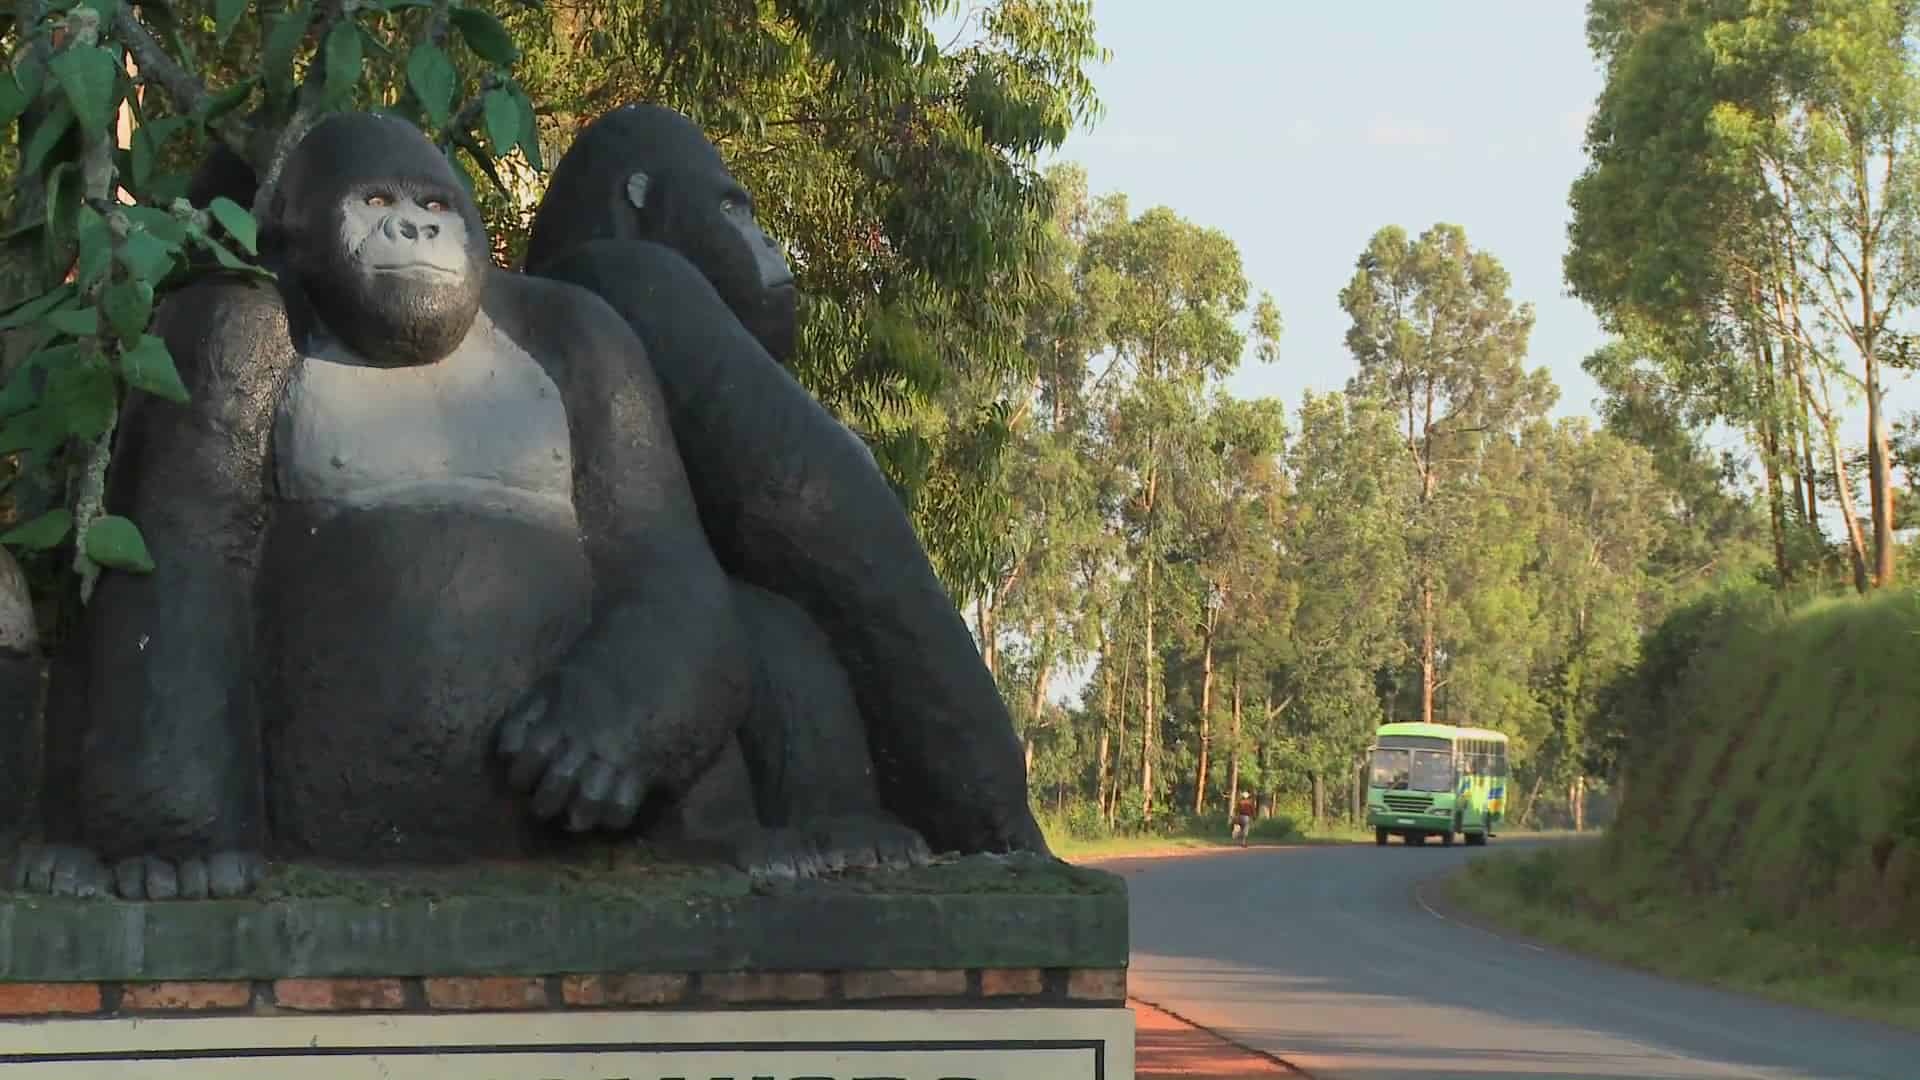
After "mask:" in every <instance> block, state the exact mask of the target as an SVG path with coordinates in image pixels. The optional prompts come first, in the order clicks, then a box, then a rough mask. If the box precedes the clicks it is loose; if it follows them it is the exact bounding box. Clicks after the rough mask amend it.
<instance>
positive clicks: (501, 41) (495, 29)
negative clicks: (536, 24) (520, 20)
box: [447, 8, 520, 67]
mask: <svg viewBox="0 0 1920 1080" xmlns="http://www.w3.org/2000/svg"><path fill="white" fill-rule="evenodd" d="M447 15H448V18H450V19H451V20H452V21H453V25H454V26H455V28H457V29H458V30H459V31H460V36H461V38H463V39H465V41H466V43H467V48H469V49H472V50H473V54H474V55H475V56H478V57H479V58H480V59H482V60H485V61H486V62H487V63H489V64H497V65H499V66H500V67H510V66H512V64H513V63H514V61H516V60H518V59H520V50H519V49H517V48H515V47H514V44H513V35H511V34H509V33H507V28H506V27H504V26H502V25H500V20H498V19H496V18H494V17H493V16H492V15H491V14H489V13H488V12H485V11H481V10H480V9H478V8H454V9H453V10H452V11H450V12H448V13H447Z"/></svg>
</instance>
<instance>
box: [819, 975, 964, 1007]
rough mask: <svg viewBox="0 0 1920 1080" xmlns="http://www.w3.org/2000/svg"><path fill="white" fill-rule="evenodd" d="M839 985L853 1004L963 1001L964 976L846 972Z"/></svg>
mask: <svg viewBox="0 0 1920 1080" xmlns="http://www.w3.org/2000/svg"><path fill="white" fill-rule="evenodd" d="M840 985H841V987H842V988H843V989H844V990H845V991H846V995H847V997H849V998H852V999H854V1000H856V1001H857V1000H863V999H866V998H903V997H912V998H937V997H965V996H966V993H967V973H966V972H964V971H928V970H924V969H917V968H894V969H891V970H886V971H849V972H847V973H846V974H845V975H843V976H841V977H840Z"/></svg>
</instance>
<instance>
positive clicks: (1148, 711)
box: [1140, 554, 1159, 821]
mask: <svg viewBox="0 0 1920 1080" xmlns="http://www.w3.org/2000/svg"><path fill="white" fill-rule="evenodd" d="M1153 564H1154V557H1153V556H1152V555H1151V554H1149V555H1148V557H1147V596H1146V601H1147V635H1146V636H1147V641H1146V652H1145V653H1144V654H1143V655H1142V656H1141V661H1142V663H1141V674H1142V676H1143V679H1142V681H1141V684H1140V698H1141V700H1140V813H1141V815H1142V816H1143V817H1144V818H1146V820H1148V821H1152V820H1153V731H1154V728H1156V727H1158V726H1159V722H1158V715H1157V713H1156V711H1155V709H1154V704H1153V669H1154V668H1155V667H1156V666H1158V665H1156V664H1155V663H1154V660H1155V659H1156V657H1155V655H1154V651H1153Z"/></svg>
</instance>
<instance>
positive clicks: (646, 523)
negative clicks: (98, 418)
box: [15, 113, 931, 899]
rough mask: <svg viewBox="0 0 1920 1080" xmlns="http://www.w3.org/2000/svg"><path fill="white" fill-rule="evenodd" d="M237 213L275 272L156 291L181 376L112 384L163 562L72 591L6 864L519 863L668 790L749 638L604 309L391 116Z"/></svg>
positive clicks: (685, 478) (238, 885)
mask: <svg viewBox="0 0 1920 1080" xmlns="http://www.w3.org/2000/svg"><path fill="white" fill-rule="evenodd" d="M261 224H262V230H261V250H262V259H263V262H264V263H265V264H266V265H268V266H269V267H270V268H272V269H273V270H275V271H276V273H277V275H278V282H277V283H276V284H271V285H261V284H258V283H254V282H251V281H244V282H243V281H238V280H235V279H232V278H224V279H221V278H214V279H210V280H207V281H204V282H202V283H200V284H197V285H194V286H191V287H189V288H188V289H185V290H183V291H182V292H180V293H178V294H176V295H174V296H172V297H170V298H169V299H168V300H167V301H166V303H165V304H163V306H162V308H161V310H160V311H159V313H158V314H157V317H156V327H155V331H154V332H155V333H156V334H158V335H160V336H161V337H162V338H163V339H164V340H165V342H166V343H167V346H168V348H169V350H170V351H171V352H172V354H173V356H174V358H175V360H176V362H177V364H178V366H179V368H180V374H181V377H182V379H183V380H184V381H185V382H186V384H187V386H188V388H189V390H190V391H191V395H192V396H191V400H190V401H189V402H188V403H186V404H174V403H171V402H167V401H163V400H159V399H155V398H151V397H136V398H135V399H134V400H133V401H132V402H131V403H130V404H129V406H128V408H127V410H126V412H125V414H124V416H123V419H122V421H121V427H120V432H121V434H120V436H119V437H120V448H119V452H118V454H117V455H116V457H115V468H114V471H113V473H112V475H111V476H110V477H109V486H108V494H107V502H108V506H109V508H110V509H111V510H112V511H113V512H115V513H122V514H128V515H130V516H132V517H133V518H134V519H135V520H137V521H139V522H140V523H141V526H142V528H143V530H144V531H145V533H146V537H147V542H148V546H149V548H150V550H151V552H152V555H153V559H154V562H155V564H156V570H155V572H154V573H153V574H151V575H150V576H138V575H128V574H117V573H109V574H107V575H106V576H105V577H103V578H102V580H101V583H100V586H99V588H98V591H97V592H96V594H95V596H94V599H93V601H92V603H91V604H90V605H89V606H88V608H87V614H86V624H85V625H84V626H83V627H82V628H81V630H80V633H81V641H80V643H79V649H80V653H81V659H80V661H79V662H78V663H77V664H76V665H75V666H76V667H78V668H80V669H84V670H82V671H81V672H80V673H79V674H77V675H76V676H75V678H78V679H82V680H84V682H83V683H82V684H81V686H80V688H78V689H76V690H70V691H69V692H68V693H66V694H64V695H62V696H61V697H60V698H57V699H56V700H73V701H75V702H76V704H75V705H74V706H73V708H72V709H71V710H70V711H71V712H72V714H73V715H71V716H63V717H61V718H60V722H59V723H58V724H50V725H49V728H50V729H51V728H56V727H58V728H61V729H63V730H66V731H68V732H71V736H70V739H71V751H70V759H71V760H70V767H69V768H67V769H66V770H65V771H66V772H68V773H69V774H71V783H70V784H68V785H66V786H65V787H64V788H63V789H62V790H60V791H59V792H57V793H55V794H52V795H51V796H50V798H49V807H48V811H49V812H48V814H47V818H48V821H47V825H48V839H49V841H50V842H49V844H47V845H45V846H41V847H36V848H33V849H30V850H28V851H26V852H24V853H23V854H22V856H21V858H20V859H19V860H18V863H17V865H16V867H15V881H16V884H17V885H19V886H21V887H24V888H27V889H30V890H34V891H42V892H49V891H50V892H61V893H76V894H95V893H106V892H113V893H117V894H118V895H120V896H123V897H126V898H130V899H139V898H148V899H165V898H170V897H189V898H191V897H202V896H230V895H238V894H241V893H244V892H246V891H248V890H249V889H250V888H252V887H253V886H254V885H255V884H256V883H257V882H258V880H259V878H260V874H261V869H262V860H263V857H264V856H282V855H284V856H291V857H301V856H306V857H319V858H325V859H338V860H344V861H355V862H376V863H394V862H407V861H413V862H441V861H458V860H469V859H482V858H519V857H525V856H530V855H533V854H536V853H539V852H544V851H551V850H553V849H554V848H555V847H556V846H558V845H562V844H564V843H566V842H567V841H568V840H569V839H570V838H571V837H572V836H573V835H574V834H575V833H578V832H582V831H586V830H590V829H611V830H620V829H627V828H630V827H632V825H633V824H634V823H635V822H636V820H637V819H640V818H642V817H643V816H645V815H646V814H647V813H648V810H647V808H648V807H652V806H656V805H658V804H660V803H662V802H670V801H671V800H673V799H676V798H679V797H681V796H682V795H684V793H685V792H687V791H689V790H690V789H691V788H692V787H693V785H694V783H695V781H696V780H698V779H699V777H700V776H702V775H703V774H704V773H706V772H707V771H708V770H709V769H711V768H712V767H713V765H714V763H715V761H716V760H717V759H718V757H719V755H720V754H721V753H722V752H723V750H724V749H725V748H726V746H727V745H728V743H729V740H730V739H733V738H734V737H735V736H736V733H737V731H738V725H737V724H736V723H735V722H734V718H738V717H741V716H743V715H745V714H746V710H747V708H748V706H749V704H750V703H751V700H752V699H751V696H750V695H751V694H752V691H753V687H752V683H751V679H750V676H749V672H750V670H751V667H750V664H749V659H748V657H749V648H750V646H749V640H748V638H747V636H746V635H745V633H744V631H743V629H742V626H741V620H740V616H739V614H738V609H737V607H736V605H735V603H734V601H733V593H732V589H731V587H730V585H729V581H728V576H727V572H726V571H725V569H723V567H722V565H721V563H720V562H719V561H718V559H717V558H716V555H715V552H714V550H713V548H712V547H711V545H710V542H709V540H708V538H707V536H706V533H705V530H704V529H703V526H702V522H701V517H700V513H701V507H700V504H699V503H698V502H697V501H696V499H695V496H694V492H693V490H692V487H691V485H690V483H689V475H688V473H687V471H686V470H685V468H684V466H683V463H682V460H681V457H680V455H679V453H678V452H677V451H676V448H675V438H674V435H673V432H672V430H671V428H670V425H669V422H668V419H667V414H666V406H665V401H664V399H663V396H662V394H661V390H660V387H659V385H658V383H657V382H656V380H655V379H654V378H653V376H652V374H651V373H650V371H649V370H648V368H647V365H646V363H645V358H646V355H647V350H646V347H645V346H644V345H643V344H642V342H641V341H640V340H639V338H638V337H637V336H636V335H635V333H634V331H633V330H632V329H631V328H630V327H629V325H628V323H627V321H626V320H625V319H623V318H621V317H620V316H619V315H618V314H616V313H615V312H614V311H613V310H612V309H611V308H610V306H609V305H608V304H607V303H606V302H604V301H603V300H601V299H600V298H598V297H596V296H594V295H593V294H592V293H591V292H589V291H588V290H586V289H583V288H579V287H576V286H571V285H568V284H565V283H563V282H560V281H557V280H553V279H547V278H538V277H529V276H526V275H522V274H517V273H511V272H508V271H504V270H500V269H497V268H495V267H493V266H492V265H491V263H490V260H489V258H488V245H487V240H486V236H485V233H484V229H483V227H482V225H481V222H480V219H479V216H478V213H477V211H476V209H475V207H474V204H473V201H472V199H471V197H470V196H469V195H468V194H467V192H466V189H465V187H464V186H463V185H462V184H461V182H460V181H459V179H458V178H457V177H456V175H455V174H454V172H453V169H452V167H451V165H450V164H449V163H448V161H447V159H446V158H445V157H444V156H443V155H442V154H440V153H439V151H438V150H436V149H435V148H434V146H433V145H432V144H431V143H429V142H428V141H427V139H426V138H425V137H424V136H423V135H421V133H420V132H419V131H418V130H417V129H415V128H414V127H412V126H411V125H409V124H407V123H405V122H404V121H400V120H396V119H391V118H386V117H380V116H374V115H368V114H359V113H348V114H340V115H335V116H331V117H329V118H327V119H326V120H324V121H322V122H321V123H320V124H319V125H318V126H316V127H315V128H314V129H313V131H312V132H310V133H309V134H308V135H307V136H306V137H305V139H303V140H302V142H301V143H300V144H299V146H298V147H297V148H296V150H295V151H294V153H293V155H292V157H291V158H290V159H289V161H288V162H287V164H286V167H285V169H284V172H283V175H282V177H281V181H280V183H279V185H278V188H277V191H276V193H275V195H274V198H273V199H272V202H271V205H270V206H269V207H268V209H267V211H266V213H265V215H264V217H263V220H262V223H261ZM801 497H802V498H805V497H806V496H805V494H804V493H802V494H801ZM930 689H931V688H930ZM503 754H504V755H505V757H506V760H505V761H504V762H503V761H501V760H500V758H501V755H503Z"/></svg>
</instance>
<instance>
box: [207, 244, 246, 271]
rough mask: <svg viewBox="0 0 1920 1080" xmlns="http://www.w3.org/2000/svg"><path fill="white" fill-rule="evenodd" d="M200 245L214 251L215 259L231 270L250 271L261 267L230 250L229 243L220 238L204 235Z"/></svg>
mask: <svg viewBox="0 0 1920 1080" xmlns="http://www.w3.org/2000/svg"><path fill="white" fill-rule="evenodd" d="M200 246H201V247H204V248H206V249H207V250H208V251H211V252H213V257H214V259H215V261H217V262H219V264H220V265H221V266H224V267H226V268H227V269H229V270H248V271H250V270H257V269H259V267H256V266H255V265H253V264H252V263H250V262H248V261H247V260H245V259H243V258H241V257H240V256H238V255H235V254H234V253H233V252H231V251H228V250H227V245H225V244H223V243H221V242H220V241H218V240H215V239H214V238H213V237H211V236H208V237H202V238H201V240H200Z"/></svg>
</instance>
